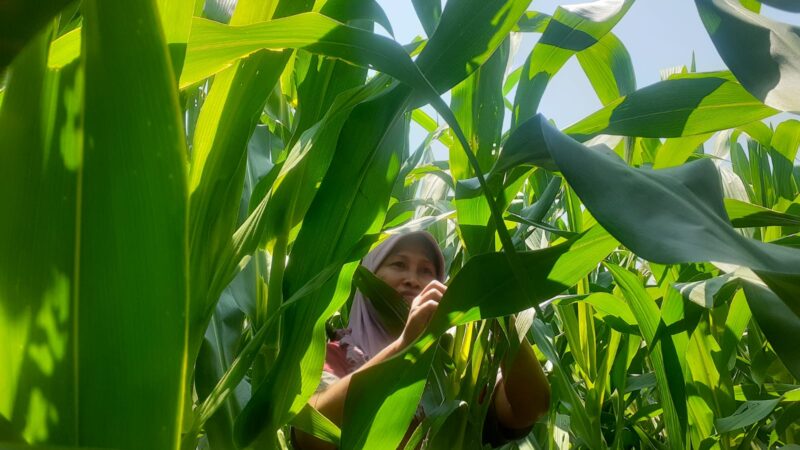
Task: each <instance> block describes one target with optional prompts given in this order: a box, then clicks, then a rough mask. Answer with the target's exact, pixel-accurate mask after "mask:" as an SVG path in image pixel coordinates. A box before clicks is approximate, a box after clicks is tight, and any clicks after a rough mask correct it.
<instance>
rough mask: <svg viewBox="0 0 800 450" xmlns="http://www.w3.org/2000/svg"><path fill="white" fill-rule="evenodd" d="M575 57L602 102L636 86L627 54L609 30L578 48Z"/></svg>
mask: <svg viewBox="0 0 800 450" xmlns="http://www.w3.org/2000/svg"><path fill="white" fill-rule="evenodd" d="M577 57H578V62H579V63H580V64H581V67H582V68H583V71H584V72H585V73H586V76H587V77H588V78H589V82H591V84H592V87H593V88H594V91H595V92H596V93H597V96H598V97H599V98H600V102H602V104H603V105H607V104H609V103H611V102H612V101H614V100H616V99H618V98H619V97H622V96H625V95H628V94H630V93H631V92H633V91H635V90H636V75H635V74H634V71H633V62H632V61H631V55H630V54H629V53H628V50H627V49H626V48H625V44H623V43H622V41H620V40H619V38H617V37H616V36H614V34H613V33H608V34H606V35H605V36H603V37H602V38H601V39H600V40H599V41H597V43H596V44H594V45H592V46H591V47H589V48H587V49H585V50H583V51H581V52H578V54H577Z"/></svg>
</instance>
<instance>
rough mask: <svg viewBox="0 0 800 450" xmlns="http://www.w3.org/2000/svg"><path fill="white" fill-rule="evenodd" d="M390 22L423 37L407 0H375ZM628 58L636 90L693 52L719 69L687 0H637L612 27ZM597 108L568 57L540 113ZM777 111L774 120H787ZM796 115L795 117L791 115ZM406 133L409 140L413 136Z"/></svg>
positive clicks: (770, 12) (554, 1)
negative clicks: (630, 62) (625, 48)
mask: <svg viewBox="0 0 800 450" xmlns="http://www.w3.org/2000/svg"><path fill="white" fill-rule="evenodd" d="M378 3H380V5H381V6H383V8H384V10H385V11H386V14H387V15H388V16H389V20H390V21H391V22H392V26H393V28H394V32H395V37H396V39H397V40H398V41H399V42H401V43H407V42H410V41H411V40H412V39H413V38H414V37H415V36H424V33H423V31H422V27H421V26H420V24H419V21H418V20H417V18H416V15H415V13H414V9H413V6H412V5H411V1H410V0H378ZM571 3H584V2H576V1H568V0H560V1H559V0H538V1H537V0H534V1H533V2H532V3H531V6H530V7H529V9H531V10H537V11H542V12H545V13H548V14H552V13H553V11H555V9H556V7H557V6H558V5H561V4H571ZM762 14H764V15H766V16H768V17H771V18H773V19H775V20H780V21H783V22H789V23H793V24H800V15H798V14H791V13H786V12H783V11H779V10H775V9H772V8H769V7H766V6H765V7H764V8H763V10H762ZM614 33H615V34H616V35H617V36H618V37H619V38H620V39H621V40H622V42H623V43H624V44H625V46H626V47H627V49H628V52H629V53H630V55H631V59H632V60H633V66H634V69H635V73H636V82H637V86H638V87H639V88H641V87H643V86H647V85H649V84H652V83H655V82H656V81H658V80H659V71H660V70H661V69H665V68H669V67H674V66H679V65H687V66H688V65H689V64H690V62H691V58H692V52H694V53H695V56H696V62H697V70H698V71H700V72H706V71H714V70H724V69H725V64H724V63H723V62H722V60H721V59H720V57H719V56H718V55H717V52H716V49H715V48H714V45H713V44H712V42H711V39H710V38H709V37H708V34H707V33H706V30H705V28H704V27H703V24H702V22H701V21H700V17H699V15H698V13H697V9H696V7H695V4H694V1H693V0H639V1H637V2H636V3H635V4H634V5H633V7H632V8H631V9H630V11H628V14H627V15H626V16H625V17H624V18H623V19H622V20H621V21H620V23H619V24H618V25H617V26H616V27H615V28H614ZM538 36H539V35H531V34H526V35H525V37H524V38H523V44H522V46H521V48H520V50H519V53H518V54H517V56H516V59H515V64H514V67H517V66H519V65H521V64H522V63H523V62H524V60H525V57H526V56H527V54H528V53H529V52H530V50H531V48H533V45H534V44H535V42H536V39H538ZM599 107H600V102H599V100H598V99H597V96H596V95H595V93H594V91H593V90H592V87H591V85H590V84H589V82H588V80H587V79H586V76H585V75H584V74H583V71H582V70H581V68H580V65H579V64H578V62H577V60H576V59H575V58H574V57H573V58H572V59H571V60H570V61H569V62H568V63H567V65H566V66H565V67H564V68H562V69H561V71H560V72H559V73H558V74H557V75H556V76H555V78H554V79H553V80H552V81H551V83H550V85H549V86H548V88H547V91H546V92H545V95H544V98H543V99H542V103H541V106H540V112H542V113H543V114H544V115H545V116H547V117H549V118H551V119H553V120H555V122H556V123H557V124H558V125H559V126H560V127H565V126H567V125H569V124H571V123H573V122H575V121H577V120H578V119H581V118H583V117H585V116H587V115H588V114H590V113H592V112H594V111H595V110H597V109H598V108H599ZM788 117H789V115H788V114H782V115H781V116H779V117H778V119H785V118H788ZM795 117H796V116H795ZM413 134H416V133H412V140H416V139H414V138H415V136H413Z"/></svg>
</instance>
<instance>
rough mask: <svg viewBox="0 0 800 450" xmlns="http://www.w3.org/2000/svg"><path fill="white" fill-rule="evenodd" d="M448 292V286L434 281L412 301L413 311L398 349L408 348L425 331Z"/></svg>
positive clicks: (410, 313) (409, 314)
mask: <svg viewBox="0 0 800 450" xmlns="http://www.w3.org/2000/svg"><path fill="white" fill-rule="evenodd" d="M446 291H447V286H445V285H444V284H442V283H441V282H440V281H438V280H433V281H431V282H430V283H428V285H427V286H425V287H424V288H422V291H421V292H420V293H419V295H417V296H416V297H415V298H414V300H412V301H411V311H409V313H408V320H406V326H405V328H404V329H403V333H402V334H401V335H400V337H399V338H398V339H397V341H396V342H395V344H396V345H397V348H398V349H404V348H406V347H408V346H409V345H411V343H412V342H414V341H415V340H416V339H417V338H418V337H419V336H420V335H421V334H422V333H423V332H424V331H425V329H426V328H427V327H428V323H429V322H430V321H431V317H432V316H433V313H434V312H435V311H436V308H438V307H439V300H441V299H442V296H443V295H444V293H445V292H446Z"/></svg>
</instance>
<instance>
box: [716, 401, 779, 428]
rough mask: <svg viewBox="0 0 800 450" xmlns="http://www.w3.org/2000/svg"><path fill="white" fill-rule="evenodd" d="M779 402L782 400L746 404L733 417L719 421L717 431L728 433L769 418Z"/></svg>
mask: <svg viewBox="0 0 800 450" xmlns="http://www.w3.org/2000/svg"><path fill="white" fill-rule="evenodd" d="M779 402H780V399H774V400H753V401H749V402H745V403H744V404H743V405H742V406H740V407H739V409H737V410H736V412H734V413H733V414H732V415H730V416H728V417H722V418H719V419H717V421H716V423H717V431H719V432H720V433H727V432H729V431H733V430H737V429H739V428H744V427H746V426H749V425H752V424H754V423H756V422H758V421H760V420H761V419H763V418H765V417H767V416H768V415H769V414H770V413H771V412H772V410H774V409H775V407H776V406H778V403H779Z"/></svg>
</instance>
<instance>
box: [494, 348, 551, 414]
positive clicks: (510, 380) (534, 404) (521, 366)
mask: <svg viewBox="0 0 800 450" xmlns="http://www.w3.org/2000/svg"><path fill="white" fill-rule="evenodd" d="M501 371H502V378H501V379H500V382H499V383H498V384H497V387H496V388H495V392H494V398H493V407H494V409H495V414H496V417H497V421H498V422H499V423H500V425H502V426H503V427H504V428H507V429H511V430H519V429H525V428H530V427H532V426H533V424H534V423H536V420H537V419H538V418H539V417H540V416H542V415H544V414H545V413H546V412H547V409H548V408H549V407H550V384H549V383H548V382H547V377H546V376H545V374H544V371H543V370H542V366H541V365H540V364H539V361H538V360H537V359H536V355H535V354H534V353H533V348H532V347H531V345H530V344H529V343H528V340H527V338H526V339H523V340H522V342H521V343H520V345H519V350H518V351H517V354H516V355H515V356H514V359H513V361H510V362H509V361H503V363H502V364H501Z"/></svg>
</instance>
